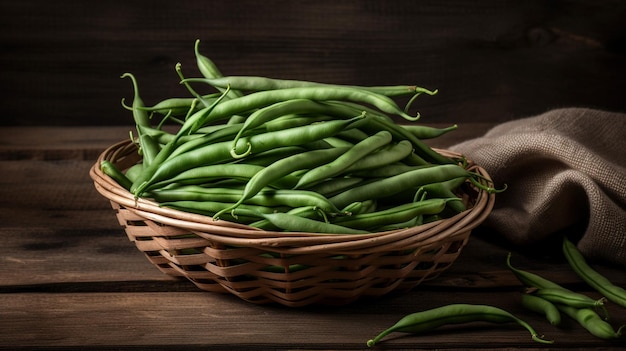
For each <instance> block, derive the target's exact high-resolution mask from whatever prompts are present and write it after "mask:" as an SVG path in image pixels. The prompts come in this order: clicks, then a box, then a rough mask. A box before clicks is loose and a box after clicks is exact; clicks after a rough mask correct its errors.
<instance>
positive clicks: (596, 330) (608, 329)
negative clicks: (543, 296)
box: [557, 305, 626, 339]
mask: <svg viewBox="0 0 626 351" xmlns="http://www.w3.org/2000/svg"><path fill="white" fill-rule="evenodd" d="M557 307H558V309H559V310H560V311H561V312H563V313H565V314H566V315H568V316H569V317H570V318H572V319H574V320H575V321H577V322H578V323H579V324H580V325H581V326H582V327H583V328H585V329H586V330H587V331H588V332H589V333H591V334H592V335H594V336H596V337H598V338H600V339H617V338H619V337H621V335H622V330H623V329H624V328H625V327H626V325H623V326H621V327H620V328H619V329H618V330H617V331H616V330H615V329H613V326H611V324H609V323H608V322H607V321H605V320H603V319H602V317H600V315H598V314H597V313H596V312H595V311H594V310H592V309H591V308H575V307H572V306H565V305H557Z"/></svg>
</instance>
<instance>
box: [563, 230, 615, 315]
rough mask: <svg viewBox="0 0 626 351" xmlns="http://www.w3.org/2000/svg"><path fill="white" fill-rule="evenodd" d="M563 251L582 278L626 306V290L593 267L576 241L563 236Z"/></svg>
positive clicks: (607, 296)
mask: <svg viewBox="0 0 626 351" xmlns="http://www.w3.org/2000/svg"><path fill="white" fill-rule="evenodd" d="M563 253H564V255H565V258H566V259H567V262H569V264H570V266H571V267H572V269H573V270H574V272H576V274H577V275H578V276H579V277H580V278H581V279H582V280H584V281H585V282H586V283H587V284H589V286H591V287H592V288H594V289H596V290H597V291H598V292H600V293H601V294H602V295H603V296H605V297H606V298H607V299H608V300H609V301H612V302H615V303H616V304H618V305H620V306H622V307H626V290H624V289H623V288H622V287H619V286H617V285H615V284H613V283H612V282H611V281H609V280H608V279H607V278H606V277H604V276H602V275H601V274H600V273H598V272H597V271H596V270H594V269H593V268H591V266H589V265H588V264H587V261H586V260H585V257H584V256H583V255H582V254H581V253H580V251H578V249H577V248H576V246H575V245H574V243H572V242H571V241H570V240H568V239H567V238H565V237H564V238H563Z"/></svg>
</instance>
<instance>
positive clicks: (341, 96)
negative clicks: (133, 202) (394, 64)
mask: <svg viewBox="0 0 626 351" xmlns="http://www.w3.org/2000/svg"><path fill="white" fill-rule="evenodd" d="M296 99H308V100H314V101H326V102H328V101H337V100H338V101H351V102H355V103H362V104H367V105H372V106H374V107H376V108H377V109H379V110H380V111H382V112H384V113H388V114H392V115H397V116H400V117H403V118H405V119H407V120H415V119H416V118H417V117H413V116H410V115H408V114H407V113H405V112H404V111H402V109H401V108H400V107H399V106H398V105H397V104H396V103H395V101H393V100H392V99H390V98H388V97H386V96H384V95H380V94H375V93H371V92H368V91H364V90H359V89H355V88H350V87H301V88H286V89H278V90H267V91H257V92H253V93H251V94H248V95H244V96H242V97H240V98H237V99H233V100H226V101H223V102H222V103H221V104H220V105H218V106H217V107H216V108H215V109H214V110H213V112H212V113H211V118H210V121H212V122H215V121H219V120H222V119H225V118H228V117H229V116H232V115H234V114H239V113H244V112H246V111H253V110H255V109H259V108H263V107H267V106H270V105H272V104H275V103H279V102H284V101H287V100H296ZM341 104H343V102H341ZM360 112H362V110H361V111H359V113H360Z"/></svg>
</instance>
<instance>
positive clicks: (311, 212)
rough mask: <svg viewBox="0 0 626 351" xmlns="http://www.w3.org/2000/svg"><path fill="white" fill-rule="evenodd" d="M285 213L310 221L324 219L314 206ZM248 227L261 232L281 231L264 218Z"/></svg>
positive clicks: (322, 214)
mask: <svg viewBox="0 0 626 351" xmlns="http://www.w3.org/2000/svg"><path fill="white" fill-rule="evenodd" d="M287 213H288V214H290V215H294V216H299V217H305V218H310V219H315V220H323V219H325V217H324V213H323V212H322V211H320V209H319V208H317V207H315V206H302V207H296V208H293V209H291V210H289V211H287ZM248 225H249V226H251V227H254V228H259V229H263V230H282V229H281V228H278V227H277V226H275V225H274V224H272V222H270V221H269V220H267V219H265V218H264V219H261V220H259V221H256V222H252V223H249V224H248Z"/></svg>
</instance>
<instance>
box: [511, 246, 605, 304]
mask: <svg viewBox="0 0 626 351" xmlns="http://www.w3.org/2000/svg"><path fill="white" fill-rule="evenodd" d="M507 265H508V266H509V268H510V269H511V271H512V272H513V273H514V274H515V276H516V277H517V278H518V279H519V280H520V281H521V282H522V283H523V284H525V285H526V286H528V287H530V288H533V291H534V293H536V294H538V295H539V296H541V297H542V298H543V299H546V300H549V301H551V302H553V303H560V304H569V305H570V306H574V307H585V306H588V307H599V308H601V309H602V310H603V311H604V313H605V314H607V316H608V313H607V311H606V307H605V306H604V299H600V300H594V299H592V298H591V297H589V296H587V295H583V294H580V293H577V292H574V291H571V290H569V289H567V288H565V287H563V286H561V285H559V284H557V283H555V282H552V281H550V280H548V279H545V278H543V277H541V276H539V275H537V274H534V273H530V272H527V271H523V270H520V269H516V268H513V266H512V265H511V254H510V253H509V255H508V257H507Z"/></svg>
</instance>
